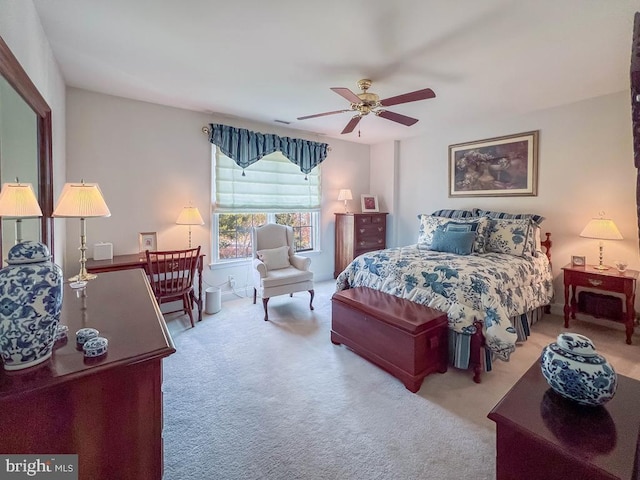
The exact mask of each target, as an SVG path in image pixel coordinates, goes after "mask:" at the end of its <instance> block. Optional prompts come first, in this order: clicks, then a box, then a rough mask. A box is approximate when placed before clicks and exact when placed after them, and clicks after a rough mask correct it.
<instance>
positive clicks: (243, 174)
mask: <svg viewBox="0 0 640 480" xmlns="http://www.w3.org/2000/svg"><path fill="white" fill-rule="evenodd" d="M242 176H243V177H246V175H245V173H244V168H243V169H242Z"/></svg>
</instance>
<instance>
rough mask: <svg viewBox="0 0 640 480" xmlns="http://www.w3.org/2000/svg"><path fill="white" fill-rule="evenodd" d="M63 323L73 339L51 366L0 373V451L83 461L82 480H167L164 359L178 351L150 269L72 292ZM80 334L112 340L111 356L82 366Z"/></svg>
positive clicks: (60, 346) (104, 278)
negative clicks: (93, 331)
mask: <svg viewBox="0 0 640 480" xmlns="http://www.w3.org/2000/svg"><path fill="white" fill-rule="evenodd" d="M60 323H61V324H63V325H66V326H68V327H69V335H68V340H67V341H66V343H61V342H58V343H57V344H56V347H55V348H54V351H53V355H52V356H51V358H50V359H49V360H47V361H46V362H44V363H42V364H41V365H38V366H35V367H32V368H28V369H25V370H20V371H16V372H6V371H4V370H1V371H0V412H2V415H0V452H2V453H3V454H41V455H47V454H51V455H55V454H77V455H78V462H79V478H80V479H81V480H85V479H92V480H93V479H110V478H112V479H116V478H117V479H139V478H145V479H153V480H160V479H161V478H162V471H163V463H162V462H163V452H162V448H163V447H162V360H163V358H164V357H167V356H169V355H171V354H172V353H174V352H175V348H174V346H173V342H172V340H171V336H170V335H169V333H168V330H167V326H166V324H165V321H164V319H163V317H162V313H161V312H160V310H159V309H158V306H157V303H156V302H155V299H154V297H153V292H152V291H151V289H150V287H149V283H148V281H147V279H146V278H145V274H144V271H143V270H142V269H136V270H129V271H120V272H110V273H103V274H101V275H99V276H98V278H96V279H95V280H91V281H89V283H88V284H87V286H86V287H85V288H83V289H80V290H73V289H71V288H70V287H69V285H68V284H67V285H65V287H64V293H63V302H62V314H61V317H60ZM82 327H93V328H97V329H98V330H99V331H100V335H101V336H103V337H106V338H107V340H109V350H108V352H107V354H106V357H103V358H98V359H93V360H91V361H90V360H85V359H84V356H83V353H82V351H79V350H78V349H77V348H76V343H75V332H76V331H77V330H78V329H79V328H82Z"/></svg>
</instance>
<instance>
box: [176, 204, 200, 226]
mask: <svg viewBox="0 0 640 480" xmlns="http://www.w3.org/2000/svg"><path fill="white" fill-rule="evenodd" d="M176 223H177V224H178V225H204V220H203V219H202V215H200V211H199V210H198V207H184V208H183V209H182V211H181V212H180V215H178V219H177V220H176Z"/></svg>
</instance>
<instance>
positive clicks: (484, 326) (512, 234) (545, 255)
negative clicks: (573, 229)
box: [336, 209, 553, 382]
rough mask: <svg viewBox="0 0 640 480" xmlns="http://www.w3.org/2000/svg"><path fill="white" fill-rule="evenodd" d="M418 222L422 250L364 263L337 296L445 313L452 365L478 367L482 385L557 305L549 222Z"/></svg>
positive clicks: (449, 215) (454, 218) (443, 214)
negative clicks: (372, 295) (545, 230)
mask: <svg viewBox="0 0 640 480" xmlns="http://www.w3.org/2000/svg"><path fill="white" fill-rule="evenodd" d="M461 212H465V213H461ZM418 217H419V219H420V229H419V234H418V242H417V243H416V244H413V245H407V246H403V247H397V248H388V249H385V250H378V251H374V252H369V253H365V254H363V255H360V256H359V257H357V258H355V259H354V260H353V261H352V262H351V263H350V264H349V265H348V266H347V268H346V269H345V270H344V271H343V272H341V273H340V275H338V277H337V279H336V290H337V291H339V290H344V289H348V288H353V287H358V286H363V287H369V288H372V289H375V290H378V291H380V292H383V293H386V294H389V295H395V296H397V297H401V298H405V299H408V300H411V301H413V302H416V303H419V304H422V305H426V306H429V307H431V308H434V309H436V310H441V311H444V312H446V313H447V317H448V324H449V332H450V334H449V361H450V364H451V365H453V366H454V367H457V368H462V369H467V368H470V367H472V368H473V369H474V371H475V375H474V380H475V381H476V382H479V381H480V372H481V371H489V370H491V365H492V362H493V361H494V360H495V359H500V360H504V361H508V360H509V357H510V355H511V354H512V353H513V352H514V351H515V349H516V343H517V342H519V341H524V340H526V338H527V337H528V335H529V327H530V326H531V325H532V324H533V323H535V322H536V321H537V320H538V319H539V318H540V317H541V316H542V315H543V314H544V310H545V308H548V305H549V303H550V301H551V299H552V296H553V285H552V273H551V260H550V258H551V257H550V247H551V241H550V239H549V234H546V240H545V241H542V240H541V239H540V237H541V235H540V223H541V222H542V221H543V220H544V218H543V217H541V216H539V215H535V214H510V213H505V212H491V211H486V210H479V209H473V210H464V211H461V210H447V211H442V210H441V211H436V212H434V213H433V214H431V215H424V214H423V215H419V216H418ZM363 335H366V332H363Z"/></svg>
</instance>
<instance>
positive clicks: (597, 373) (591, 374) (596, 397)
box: [540, 333, 618, 406]
mask: <svg viewBox="0 0 640 480" xmlns="http://www.w3.org/2000/svg"><path fill="white" fill-rule="evenodd" d="M540 364H541V367H542V374H543V375H544V378H546V379H547V382H549V385H550V386H551V388H552V389H553V390H555V391H556V392H557V393H559V394H560V395H562V396H563V397H565V398H568V399H569V400H573V401H575V402H577V403H579V404H580V405H588V406H598V405H603V404H605V403H606V402H608V401H609V400H611V399H612V398H613V395H614V394H615V392H616V387H617V386H618V375H617V374H616V372H615V370H614V369H613V367H612V366H611V364H610V363H609V362H608V361H607V359H606V358H604V357H603V356H602V355H600V354H599V353H597V352H596V349H595V347H594V345H593V342H592V341H591V340H589V339H588V338H587V337H585V336H583V335H579V334H577V333H561V334H560V335H558V338H557V339H556V341H555V342H554V343H551V344H549V345H547V346H546V347H544V349H543V350H542V357H541V358H540Z"/></svg>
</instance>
